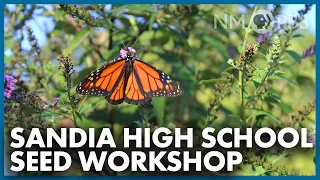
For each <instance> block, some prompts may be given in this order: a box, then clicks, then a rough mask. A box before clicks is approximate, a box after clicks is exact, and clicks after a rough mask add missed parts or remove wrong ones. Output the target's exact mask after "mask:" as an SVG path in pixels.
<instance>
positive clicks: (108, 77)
mask: <svg viewBox="0 0 320 180" xmlns="http://www.w3.org/2000/svg"><path fill="white" fill-rule="evenodd" d="M135 53H136V50H135V49H133V48H131V47H128V48H127V49H126V50H124V49H121V50H120V56H119V57H118V59H114V60H112V61H110V62H109V63H105V64H104V65H103V66H102V67H101V68H100V69H97V70H95V71H93V72H91V73H90V74H89V75H87V76H86V77H85V78H84V80H82V81H81V82H80V83H79V85H78V86H77V88H76V91H77V92H78V93H79V94H82V95H98V96H105V98H106V100H107V101H108V102H109V103H110V104H113V105H116V104H121V103H122V102H123V101H125V102H127V103H129V104H139V102H144V101H145V100H146V99H148V98H151V97H157V96H165V97H172V96H179V95H182V90H181V89H180V85H179V84H178V83H177V82H175V81H174V80H172V79H171V78H170V77H169V76H168V75H166V74H165V73H164V72H162V71H160V70H158V69H157V68H155V67H153V66H151V65H149V64H147V63H145V62H143V61H141V60H139V58H138V57H137V56H136V55H135Z"/></svg>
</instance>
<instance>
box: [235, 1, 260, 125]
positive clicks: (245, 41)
mask: <svg viewBox="0 0 320 180" xmlns="http://www.w3.org/2000/svg"><path fill="white" fill-rule="evenodd" d="M257 8H258V5H256V6H255V7H254V9H253V12H252V15H251V17H250V21H249V24H248V26H247V28H246V34H245V36H244V40H243V44H242V53H243V52H244V49H245V47H246V44H247V39H248V35H249V32H250V31H251V24H252V22H253V15H254V14H255V12H256V11H257ZM239 61H240V57H239ZM244 68H245V67H243V69H241V70H239V86H240V102H241V109H240V117H241V119H242V121H243V122H244V123H246V122H245V121H246V120H245V112H244V84H245V83H244V79H243V77H244V76H243V73H244Z"/></svg>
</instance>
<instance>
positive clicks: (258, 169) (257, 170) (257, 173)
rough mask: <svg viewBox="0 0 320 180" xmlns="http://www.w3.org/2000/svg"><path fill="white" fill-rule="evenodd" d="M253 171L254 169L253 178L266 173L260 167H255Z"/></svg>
mask: <svg viewBox="0 0 320 180" xmlns="http://www.w3.org/2000/svg"><path fill="white" fill-rule="evenodd" d="M254 169H255V172H254V175H255V176H260V175H263V174H264V173H266V172H267V171H266V170H265V169H264V168H263V167H262V166H258V167H255V168H254Z"/></svg>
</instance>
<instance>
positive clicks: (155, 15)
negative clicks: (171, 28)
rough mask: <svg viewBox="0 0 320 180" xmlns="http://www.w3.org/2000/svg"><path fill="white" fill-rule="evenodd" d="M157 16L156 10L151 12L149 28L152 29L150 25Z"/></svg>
mask: <svg viewBox="0 0 320 180" xmlns="http://www.w3.org/2000/svg"><path fill="white" fill-rule="evenodd" d="M157 16H158V11H157V12H155V13H153V14H152V16H151V17H150V20H149V30H152V25H153V23H154V21H155V20H156V18H157Z"/></svg>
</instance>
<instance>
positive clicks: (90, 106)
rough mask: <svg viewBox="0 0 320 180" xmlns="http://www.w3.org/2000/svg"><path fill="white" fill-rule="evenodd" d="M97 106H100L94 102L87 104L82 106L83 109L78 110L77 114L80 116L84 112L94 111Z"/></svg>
mask: <svg viewBox="0 0 320 180" xmlns="http://www.w3.org/2000/svg"><path fill="white" fill-rule="evenodd" d="M99 105H100V104H99V103H96V102H94V103H91V104H87V105H85V106H83V107H82V108H81V109H80V111H79V113H80V114H82V113H84V112H85V111H88V110H91V109H94V108H95V107H97V106H99Z"/></svg>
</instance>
